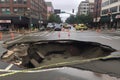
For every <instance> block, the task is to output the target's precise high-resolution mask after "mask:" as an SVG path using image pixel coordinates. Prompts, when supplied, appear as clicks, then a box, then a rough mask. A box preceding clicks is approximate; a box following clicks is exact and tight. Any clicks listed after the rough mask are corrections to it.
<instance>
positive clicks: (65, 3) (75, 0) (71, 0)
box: [45, 0, 85, 20]
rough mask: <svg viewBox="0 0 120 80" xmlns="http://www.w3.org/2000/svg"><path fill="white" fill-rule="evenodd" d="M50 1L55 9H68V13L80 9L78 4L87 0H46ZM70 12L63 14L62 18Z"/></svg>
mask: <svg viewBox="0 0 120 80" xmlns="http://www.w3.org/2000/svg"><path fill="white" fill-rule="evenodd" d="M45 1H50V2H52V4H53V7H54V9H61V10H62V11H66V12H68V13H72V9H75V12H77V10H78V6H79V4H80V2H81V1H85V0H45ZM68 16H69V15H68V14H61V17H62V19H63V20H64V19H66V17H68Z"/></svg>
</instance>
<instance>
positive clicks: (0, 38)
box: [0, 32, 2, 40]
mask: <svg viewBox="0 0 120 80" xmlns="http://www.w3.org/2000/svg"><path fill="white" fill-rule="evenodd" d="M0 40H2V32H0Z"/></svg>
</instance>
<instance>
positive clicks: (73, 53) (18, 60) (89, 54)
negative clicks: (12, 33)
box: [1, 40, 116, 68]
mask: <svg viewBox="0 0 120 80" xmlns="http://www.w3.org/2000/svg"><path fill="white" fill-rule="evenodd" d="M115 51H116V50H115V49H113V48H111V47H110V46H107V45H102V44H100V43H96V42H82V41H70V40H68V41H60V40H58V41H41V42H34V43H19V44H15V45H14V46H12V47H9V48H8V51H7V52H6V53H4V54H3V55H2V57H1V58H2V60H3V61H5V62H8V63H14V64H16V65H19V66H20V67H23V68H37V67H40V68H51V67H61V66H69V65H74V64H78V63H81V62H84V61H86V60H94V59H97V58H101V57H105V56H108V55H110V54H111V53H112V52H115Z"/></svg>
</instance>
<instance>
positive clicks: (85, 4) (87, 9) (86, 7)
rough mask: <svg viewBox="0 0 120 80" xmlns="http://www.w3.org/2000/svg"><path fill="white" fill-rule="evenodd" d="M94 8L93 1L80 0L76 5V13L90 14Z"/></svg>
mask: <svg viewBox="0 0 120 80" xmlns="http://www.w3.org/2000/svg"><path fill="white" fill-rule="evenodd" d="M93 9H94V3H92V2H89V0H86V1H82V2H81V3H80V5H79V7H78V13H77V14H78V15H82V14H84V15H88V14H92V13H93Z"/></svg>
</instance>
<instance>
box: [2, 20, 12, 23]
mask: <svg viewBox="0 0 120 80" xmlns="http://www.w3.org/2000/svg"><path fill="white" fill-rule="evenodd" d="M0 23H11V20H0Z"/></svg>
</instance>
